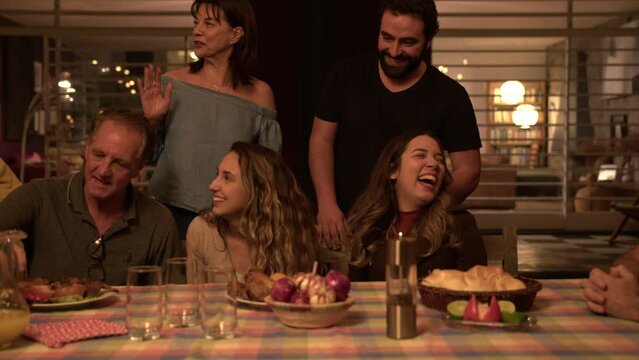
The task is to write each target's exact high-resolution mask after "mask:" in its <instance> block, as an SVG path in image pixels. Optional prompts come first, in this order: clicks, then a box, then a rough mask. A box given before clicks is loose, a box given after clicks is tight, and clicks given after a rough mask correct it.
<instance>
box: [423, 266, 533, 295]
mask: <svg viewBox="0 0 639 360" xmlns="http://www.w3.org/2000/svg"><path fill="white" fill-rule="evenodd" d="M422 285H426V286H432V287H438V288H444V289H448V290H455V291H510V290H520V289H525V288H526V284H524V283H523V281H521V280H519V279H516V278H514V277H513V276H512V275H510V274H508V273H507V272H504V271H503V269H502V268H500V267H497V266H482V265H475V266H473V267H472V268H471V269H469V270H468V271H459V270H441V269H435V270H434V271H433V272H432V273H431V274H430V275H428V276H426V277H425V278H424V279H423V280H422Z"/></svg>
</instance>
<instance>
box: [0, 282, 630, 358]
mask: <svg viewBox="0 0 639 360" xmlns="http://www.w3.org/2000/svg"><path fill="white" fill-rule="evenodd" d="M542 283H543V285H544V288H543V290H542V291H541V292H540V293H539V294H538V296H537V300H536V301H535V305H534V307H533V310H532V311H531V314H533V315H534V316H536V317H537V318H538V324H537V326H536V327H535V328H534V329H532V330H529V331H524V332H504V331H499V330H482V331H479V330H471V329H453V328H449V327H448V326H447V325H446V324H445V323H444V322H443V321H442V319H441V317H440V314H439V313H437V312H435V311H432V310H430V309H426V308H425V307H423V306H421V305H420V306H419V307H418V318H419V320H418V329H419V331H420V335H419V336H418V337H416V338H414V339H409V340H392V339H389V338H387V337H386V322H385V319H386V315H385V304H384V297H385V284H384V283H382V282H379V283H355V284H353V290H352V292H351V295H352V296H354V297H355V299H356V303H355V305H354V306H353V307H352V308H351V309H350V312H349V316H348V318H347V319H346V320H344V322H342V323H341V324H340V325H339V326H336V327H332V328H328V329H319V330H300V329H292V328H287V327H285V326H284V325H282V324H280V323H279V322H278V320H277V319H276V318H275V316H274V315H273V313H271V312H265V311H252V310H247V309H240V310H239V311H238V317H239V324H238V329H237V337H236V338H234V339H230V340H218V341H211V340H206V339H204V336H203V333H202V331H201V330H200V329H199V328H189V329H170V328H165V329H164V330H163V331H162V337H161V338H160V339H159V340H155V341H149V342H133V341H129V340H128V337H127V336H115V337H107V338H100V339H93V340H86V341H81V342H77V343H71V344H67V345H65V346H64V347H62V348H59V349H49V348H47V347H46V346H45V345H42V344H40V343H36V342H32V341H30V340H27V339H25V338H21V339H19V340H18V341H17V342H16V344H15V345H14V346H13V347H12V348H11V349H8V350H3V351H0V359H36V358H37V359H63V358H76V359H93V358H122V359H127V358H136V359H140V358H153V359H155V358H168V359H172V358H175V359H183V358H190V359H197V358H215V359H237V358H273V359H279V358H285V357H288V358H324V359H351V358H363V359H369V358H380V357H383V358H415V359H417V358H420V359H421V358H427V357H445V358H463V357H466V358H486V359H494V358H500V357H507V358H522V359H543V358H549V359H550V358H552V359H556V358H574V359H592V358H628V359H637V356H638V354H639V323H636V322H631V321H626V320H619V319H614V318H610V317H605V316H597V315H593V314H591V313H590V312H588V311H587V310H586V309H585V307H584V303H583V302H582V300H581V290H580V288H579V287H578V280H544V281H542ZM119 296H120V299H119V300H118V301H117V302H115V303H114V304H111V305H108V306H105V307H101V308H93V309H84V310H74V311H67V312H51V313H34V314H32V317H31V323H32V324H33V323H41V322H48V321H61V320H75V319H101V320H107V321H114V322H119V323H124V295H123V294H121V295H119Z"/></svg>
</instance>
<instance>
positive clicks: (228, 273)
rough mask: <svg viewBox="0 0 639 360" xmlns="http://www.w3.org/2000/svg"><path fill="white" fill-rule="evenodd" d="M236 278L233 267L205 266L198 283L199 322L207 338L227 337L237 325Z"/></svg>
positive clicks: (231, 335) (233, 332)
mask: <svg viewBox="0 0 639 360" xmlns="http://www.w3.org/2000/svg"><path fill="white" fill-rule="evenodd" d="M236 296H237V279H236V277H235V271H234V270H233V269H229V268H224V269H219V268H207V269H204V270H203V277H202V283H201V284H200V285H199V296H198V297H199V305H200V307H199V309H200V323H201V325H202V330H204V336H205V337H206V338H207V339H215V340H216V339H229V338H232V337H234V336H235V326H236V325H237V300H236Z"/></svg>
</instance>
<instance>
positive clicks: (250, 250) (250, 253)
mask: <svg viewBox="0 0 639 360" xmlns="http://www.w3.org/2000/svg"><path fill="white" fill-rule="evenodd" d="M209 189H210V190H211V191H212V192H213V206H212V208H211V210H210V211H207V212H204V213H203V214H201V215H200V216H198V217H196V218H195V219H194V220H193V222H192V223H191V225H190V226H189V229H188V232H187V236H186V248H187V254H188V257H189V258H191V259H192V260H194V261H195V263H196V264H197V265H199V266H202V267H207V266H212V267H225V268H233V269H234V270H235V271H236V273H238V274H239V275H241V274H245V273H247V272H248V270H258V271H261V272H264V273H265V274H273V273H276V272H281V273H285V274H289V275H294V274H295V273H297V272H299V271H305V272H307V271H310V270H311V269H312V267H313V262H314V261H315V254H316V250H315V244H316V238H317V231H316V229H315V225H314V224H315V222H314V219H313V217H312V211H311V210H310V206H309V203H308V200H307V199H306V197H305V196H304V195H303V193H302V191H301V190H300V188H299V186H298V184H297V181H296V180H295V176H294V175H293V172H292V171H291V169H290V168H289V167H288V166H287V165H286V163H285V162H284V160H283V159H282V157H281V156H279V155H278V154H277V153H275V152H274V151H272V150H270V149H267V148H265V147H262V146H259V145H253V144H248V143H243V142H236V143H234V144H233V146H232V147H231V151H230V152H228V153H227V154H226V156H224V159H223V160H222V162H221V163H220V165H219V167H218V174H217V177H216V178H215V179H214V180H213V182H211V184H210V185H209Z"/></svg>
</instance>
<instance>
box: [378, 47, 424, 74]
mask: <svg viewBox="0 0 639 360" xmlns="http://www.w3.org/2000/svg"><path fill="white" fill-rule="evenodd" d="M377 56H378V57H379V63H380V64H381V66H382V71H383V72H384V74H386V76H388V77H389V78H391V79H403V78H405V77H407V76H408V75H410V74H411V73H412V72H413V71H415V70H417V68H418V67H419V64H420V63H421V62H422V59H421V58H416V57H410V56H406V55H401V54H400V55H399V56H397V57H395V58H393V57H392V56H390V54H389V53H388V50H382V51H379V52H378V53H377ZM387 56H388V57H390V58H393V59H394V60H408V61H407V62H406V64H405V65H403V66H393V65H390V64H389V63H387V62H386V57H387Z"/></svg>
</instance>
